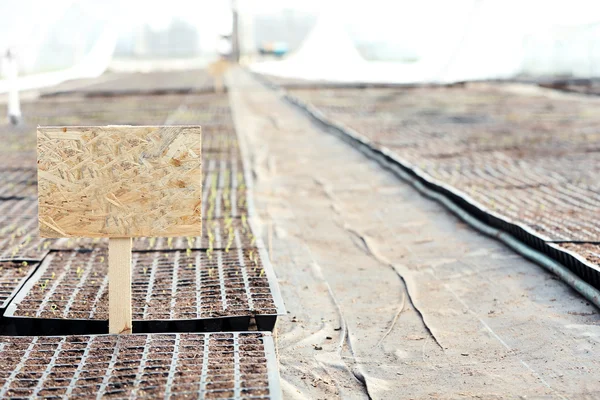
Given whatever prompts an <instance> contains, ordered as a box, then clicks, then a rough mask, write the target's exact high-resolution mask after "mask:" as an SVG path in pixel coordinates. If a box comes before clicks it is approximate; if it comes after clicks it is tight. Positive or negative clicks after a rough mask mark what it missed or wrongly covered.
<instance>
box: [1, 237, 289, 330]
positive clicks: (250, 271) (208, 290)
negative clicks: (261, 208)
mask: <svg viewBox="0 0 600 400" xmlns="http://www.w3.org/2000/svg"><path fill="white" fill-rule="evenodd" d="M262 257H263V252H262V250H261V249H257V248H254V249H240V248H232V249H230V250H229V251H227V252H226V251H224V250H212V251H210V250H186V251H180V250H177V251H165V252H134V253H133V277H132V278H133V282H132V302H133V304H132V310H133V319H134V332H156V331H166V330H167V329H172V330H175V331H186V330H188V331H205V330H221V329H233V330H246V329H248V327H249V324H250V318H254V319H255V320H256V323H257V325H259V328H262V329H266V330H272V329H273V325H274V323H275V318H276V316H277V315H278V314H282V313H283V312H284V311H283V304H282V301H281V296H280V293H279V290H278V287H277V285H276V284H275V283H274V282H273V273H272V271H270V269H271V266H270V264H269V263H268V262H267V263H265V262H264V259H263V258H262ZM107 289H108V278H107V264H106V252H105V251H103V250H100V249H96V250H92V251H87V252H76V251H61V252H52V253H50V254H49V255H48V256H47V257H46V259H45V260H44V261H43V263H42V265H41V266H40V267H39V268H38V270H37V271H36V272H35V274H34V275H33V276H32V278H31V279H30V280H29V281H28V282H27V284H26V285H25V286H24V287H23V290H21V292H19V294H18V295H17V296H16V297H15V299H14V300H13V302H12V303H11V304H10V305H9V306H8V308H7V311H6V312H5V319H6V320H5V324H8V325H10V326H11V329H12V330H13V331H14V332H16V333H18V334H31V333H32V332H36V331H37V330H44V331H50V332H56V333H57V334H59V333H63V332H64V333H70V332H79V331H80V332H93V333H103V332H105V331H106V321H107V319H108V301H107V299H108V291H107ZM34 322H35V324H34ZM32 324H33V325H32Z"/></svg>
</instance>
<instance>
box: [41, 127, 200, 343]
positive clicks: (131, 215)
mask: <svg viewBox="0 0 600 400" xmlns="http://www.w3.org/2000/svg"><path fill="white" fill-rule="evenodd" d="M37 146H38V195H39V223H40V236H42V237H46V238H61V237H108V238H109V248H108V264H109V268H108V279H109V296H108V297H109V332H110V333H131V331H132V330H131V326H132V323H131V238H132V237H139V236H150V237H151V236H155V237H156V236H199V235H200V234H201V232H202V215H201V201H202V200H201V199H202V160H201V149H202V147H201V128H200V127H199V126H121V125H114V126H73V127H38V144H37Z"/></svg>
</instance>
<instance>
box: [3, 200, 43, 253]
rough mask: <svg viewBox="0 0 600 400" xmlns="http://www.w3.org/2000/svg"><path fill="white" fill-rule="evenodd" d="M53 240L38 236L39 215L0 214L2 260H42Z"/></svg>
mask: <svg viewBox="0 0 600 400" xmlns="http://www.w3.org/2000/svg"><path fill="white" fill-rule="evenodd" d="M2 203H3V202H0V207H1V205H2ZM52 242H53V241H52V240H48V239H42V238H40V237H39V236H38V220H37V217H34V216H29V215H20V214H19V213H18V212H15V214H13V215H10V214H9V215H1V214H0V261H6V260H38V261H39V260H42V259H43V258H44V256H45V255H46V254H47V253H48V252H49V251H50V250H49V249H50V245H51V243H52Z"/></svg>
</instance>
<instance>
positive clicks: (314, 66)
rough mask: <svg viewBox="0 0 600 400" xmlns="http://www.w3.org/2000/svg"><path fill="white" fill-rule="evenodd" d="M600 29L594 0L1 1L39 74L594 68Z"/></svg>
mask: <svg viewBox="0 0 600 400" xmlns="http://www.w3.org/2000/svg"><path fill="white" fill-rule="evenodd" d="M599 39H600V3H598V2H597V1H591V0H569V1H567V0H555V1H551V2H549V1H542V0H528V1H517V0H453V1H444V0H422V1H419V2H415V1H404V0H396V1H386V0H370V1H355V2H341V1H335V0H328V1H327V0H325V1H316V0H304V1H297V0H237V1H235V0H231V1H220V2H215V1H208V0H193V1H191V0H171V1H168V2H156V3H154V4H153V5H152V6H148V3H147V2H142V1H140V0H124V1H116V0H106V1H102V2H98V1H94V0H79V1H77V0H56V1H52V2H46V1H40V0H22V1H19V2H16V1H8V0H5V1H2V2H1V3H0V49H1V50H2V52H3V55H6V52H7V51H10V52H11V54H12V57H13V58H16V60H17V63H18V71H19V75H20V76H32V75H38V76H39V75H40V74H45V76H46V78H47V80H48V82H47V83H48V84H55V83H56V81H60V80H64V79H67V78H71V79H72V78H81V77H94V76H98V75H100V74H102V73H104V72H105V71H107V70H109V71H150V70H160V69H176V68H197V67H198V68H200V67H203V66H204V65H206V64H208V63H210V62H211V61H214V60H215V59H217V58H219V56H228V57H233V58H235V59H239V60H240V61H241V62H242V63H244V64H247V65H250V67H251V68H253V69H255V70H257V71H260V72H265V73H269V74H272V75H279V76H293V77H299V78H306V79H325V80H355V81H357V80H358V81H375V80H383V81H386V82H415V81H445V82H447V81H456V80H473V79H496V78H511V77H527V76H532V77H537V76H562V77H595V76H597V75H599V73H600V40H599ZM342 66H343V68H342ZM341 69H343V72H342V73H340V70H341ZM6 70H7V68H3V75H4V76H6ZM22 84H23V85H25V86H26V85H27V81H23V82H22ZM43 84H44V82H43V81H39V80H38V81H36V82H35V83H33V82H31V80H30V83H29V85H33V86H35V85H43ZM0 89H2V88H1V87H0Z"/></svg>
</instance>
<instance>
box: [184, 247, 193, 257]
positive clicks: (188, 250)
mask: <svg viewBox="0 0 600 400" xmlns="http://www.w3.org/2000/svg"><path fill="white" fill-rule="evenodd" d="M185 255H186V256H188V257H189V256H191V255H192V249H190V248H189V247H188V248H187V249H185Z"/></svg>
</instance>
